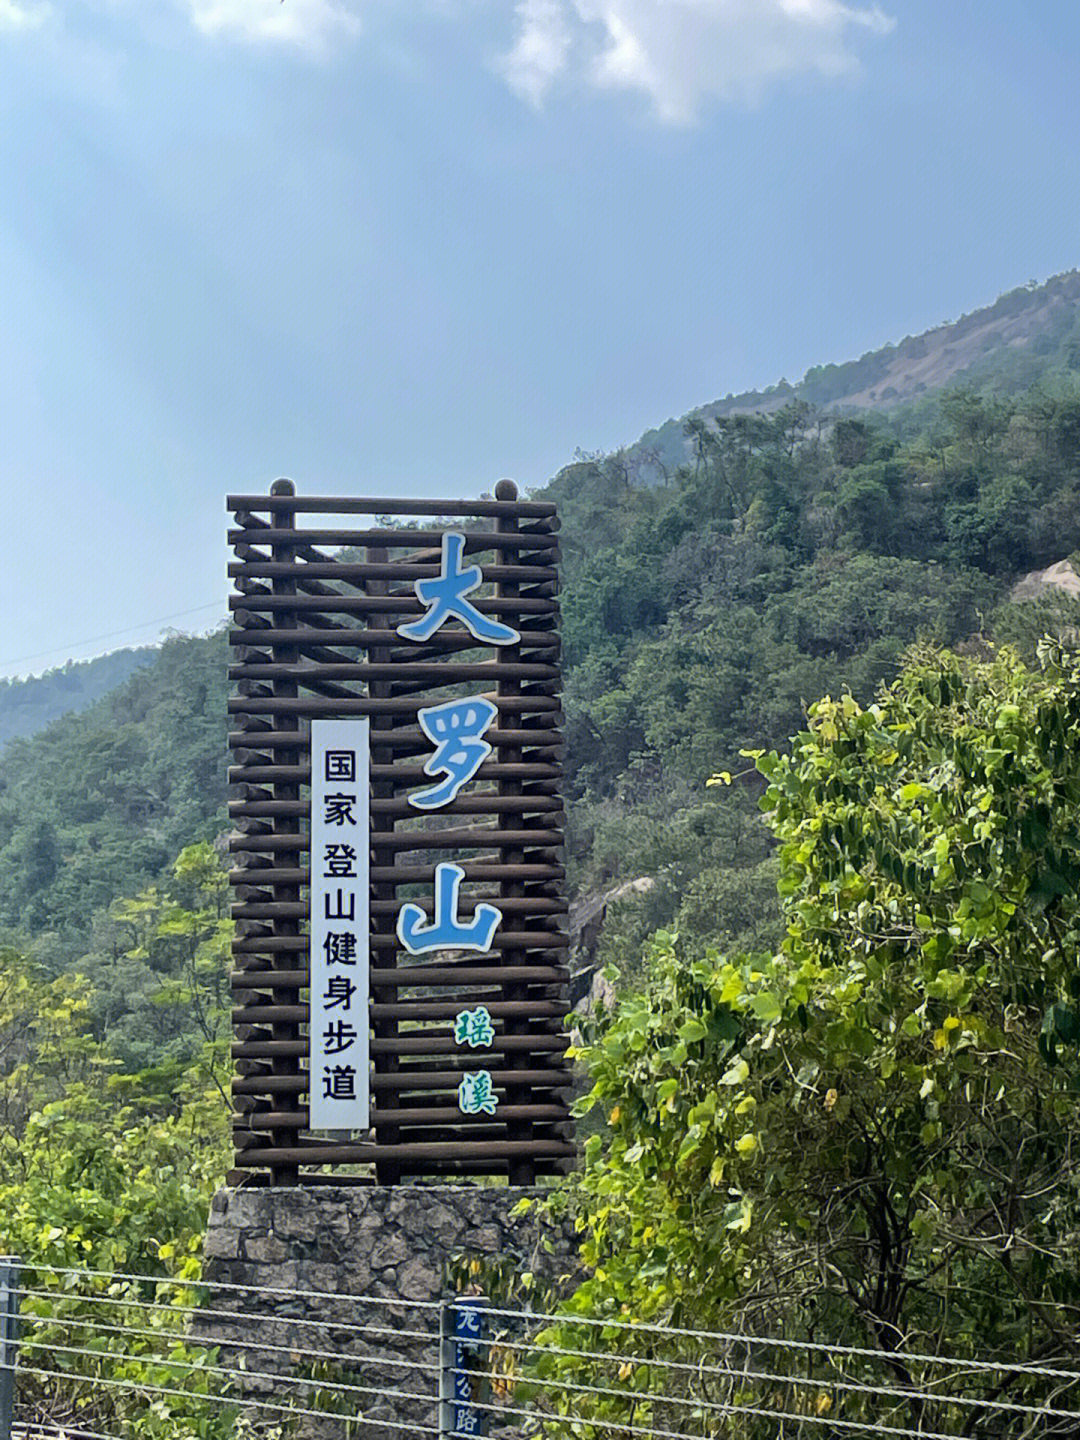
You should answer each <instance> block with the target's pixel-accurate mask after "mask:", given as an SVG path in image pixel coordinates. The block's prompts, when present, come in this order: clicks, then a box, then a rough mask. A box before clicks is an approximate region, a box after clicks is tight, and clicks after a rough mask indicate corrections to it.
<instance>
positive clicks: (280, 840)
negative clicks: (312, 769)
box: [228, 815, 563, 859]
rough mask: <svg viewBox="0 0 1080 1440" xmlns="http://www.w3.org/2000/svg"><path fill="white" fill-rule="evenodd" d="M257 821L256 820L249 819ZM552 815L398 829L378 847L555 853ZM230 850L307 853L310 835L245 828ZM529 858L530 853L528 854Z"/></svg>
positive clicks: (557, 835) (557, 836) (558, 839)
mask: <svg viewBox="0 0 1080 1440" xmlns="http://www.w3.org/2000/svg"><path fill="white" fill-rule="evenodd" d="M248 823H251V824H254V823H255V822H254V821H251V822H248ZM553 823H556V824H557V823H558V821H557V819H555V820H554V822H553V817H551V816H549V815H545V817H544V825H545V827H548V828H545V829H539V828H537V829H516V830H510V829H497V828H496V827H494V826H491V825H477V826H476V827H475V828H467V827H455V828H453V829H450V828H447V829H445V830H415V831H408V832H406V831H395V832H394V833H393V834H390V833H389V832H387V833H386V834H380V835H379V836H378V837H377V841H376V843H377V847H378V849H379V850H394V851H398V852H413V851H415V852H416V853H417V854H420V853H422V852H424V851H430V850H434V851H443V850H455V851H461V850H501V849H503V848H505V847H507V846H512V847H514V848H523V849H534V848H535V849H536V850H539V851H543V850H544V849H545V847H555V849H554V850H552V851H551V853H556V851H557V848H558V847H559V846H561V845H562V843H563V836H562V832H561V831H560V830H557V829H552V828H550V827H551V825H552V824H553ZM228 847H229V851H230V853H232V854H234V855H242V854H252V855H262V854H265V855H279V854H284V853H293V854H306V853H307V851H308V848H309V837H308V836H307V835H306V834H303V833H301V834H296V835H272V834H269V833H268V834H263V835H260V834H256V833H254V832H250V833H249V832H245V833H242V834H234V835H230V837H229V841H228ZM526 859H528V857H527V856H526Z"/></svg>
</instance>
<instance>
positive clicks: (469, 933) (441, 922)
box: [397, 861, 502, 955]
mask: <svg viewBox="0 0 1080 1440" xmlns="http://www.w3.org/2000/svg"><path fill="white" fill-rule="evenodd" d="M464 879H465V871H464V870H462V868H461V866H460V865H452V864H451V863H450V862H449V861H447V862H445V863H444V864H442V865H436V866H435V919H434V921H433V922H432V923H431V924H430V925H428V924H426V923H425V921H426V920H427V916H426V915H425V914H424V911H423V910H422V909H421V907H420V906H419V905H415V904H413V902H412V901H411V900H410V901H408V902H406V904H404V905H403V906H402V907H401V909H400V911H399V912H398V919H397V934H398V939H399V940H400V941H401V943H402V945H404V947H405V949H406V950H407V951H408V952H409V954H410V955H425V954H427V953H428V951H430V950H477V951H479V952H480V953H481V954H484V953H486V952H487V951H488V950H490V949H491V942H492V940H493V939H494V938H495V931H496V930H497V929H498V928H499V925H500V924H501V923H502V911H501V910H499V909H497V908H496V906H494V905H484V904H480V905H477V907H476V913H475V915H474V916H473V918H472V920H469V921H463V920H459V919H458V913H457V908H458V891H459V890H460V889H461V882H462V880H464Z"/></svg>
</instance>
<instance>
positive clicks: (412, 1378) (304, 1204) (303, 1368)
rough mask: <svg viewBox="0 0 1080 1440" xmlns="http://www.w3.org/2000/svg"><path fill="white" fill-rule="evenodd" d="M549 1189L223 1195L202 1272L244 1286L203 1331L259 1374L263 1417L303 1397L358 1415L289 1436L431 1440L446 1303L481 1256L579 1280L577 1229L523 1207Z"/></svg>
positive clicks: (249, 1380)
mask: <svg viewBox="0 0 1080 1440" xmlns="http://www.w3.org/2000/svg"><path fill="white" fill-rule="evenodd" d="M539 1193H540V1192H538V1191H534V1190H526V1189H515V1188H513V1187H507V1186H478V1185H441V1186H419V1185H416V1186H413V1185H400V1186H393V1187H379V1186H370V1187H369V1186H357V1187H351V1186H350V1187H344V1186H342V1187H337V1186H325V1187H324V1186H318V1187H314V1186H312V1187H310V1188H302V1189H288V1190H285V1189H282V1190H276V1189H238V1190H219V1191H218V1193H217V1194H216V1195H215V1196H214V1199H213V1204H212V1206H211V1211H210V1220H209V1226H208V1229H207V1234H206V1243H205V1251H204V1253H205V1264H204V1268H203V1273H204V1276H205V1278H206V1280H207V1281H209V1282H211V1284H217V1285H221V1286H229V1285H235V1286H238V1287H244V1288H243V1289H236V1290H229V1289H225V1288H222V1289H217V1290H213V1291H212V1292H211V1294H210V1295H209V1296H208V1299H207V1302H206V1303H207V1306H209V1307H212V1308H213V1310H214V1312H215V1314H214V1316H213V1317H212V1318H207V1319H202V1320H200V1321H199V1322H198V1327H197V1328H198V1333H199V1336H200V1337H201V1338H204V1339H213V1340H214V1341H216V1342H217V1343H218V1344H219V1345H220V1346H221V1351H220V1358H219V1360H218V1363H219V1364H220V1365H223V1366H225V1367H227V1368H229V1369H244V1370H246V1371H248V1372H260V1373H252V1374H250V1376H248V1377H245V1379H244V1380H243V1382H242V1389H243V1392H244V1394H245V1396H246V1397H247V1398H248V1399H249V1400H252V1401H262V1402H264V1403H265V1406H266V1408H265V1409H264V1410H263V1411H261V1412H257V1413H259V1414H260V1417H261V1422H262V1424H264V1425H271V1424H272V1423H273V1422H274V1421H275V1420H284V1419H285V1418H286V1417H285V1416H284V1415H283V1414H281V1413H280V1411H279V1410H278V1409H277V1408H276V1407H278V1406H282V1407H284V1406H287V1405H289V1404H290V1403H295V1404H296V1405H297V1406H298V1407H300V1408H308V1409H318V1410H322V1409H331V1408H334V1407H335V1406H337V1407H342V1408H341V1409H340V1410H335V1413H342V1414H344V1415H347V1416H349V1419H343V1420H342V1421H341V1422H340V1425H339V1424H338V1422H336V1421H327V1420H324V1419H315V1418H313V1417H308V1419H306V1420H305V1419H303V1417H301V1418H300V1420H299V1423H297V1422H295V1421H292V1422H290V1424H291V1425H295V1427H296V1428H295V1429H288V1430H287V1431H286V1433H287V1434H296V1435H310V1436H318V1437H319V1440H338V1437H341V1440H346V1437H350V1440H351V1437H353V1436H356V1437H359V1436H363V1440H401V1437H406V1436H408V1435H410V1434H424V1435H428V1436H431V1435H433V1434H434V1433H435V1420H436V1408H435V1397H437V1395H438V1355H439V1347H438V1337H439V1308H438V1307H439V1302H440V1301H441V1300H442V1299H444V1298H445V1297H446V1296H447V1295H449V1294H450V1293H451V1290H450V1288H449V1277H450V1275H451V1272H455V1273H456V1274H461V1273H462V1270H463V1269H464V1268H465V1267H464V1266H463V1265H462V1262H463V1261H466V1260H468V1259H469V1258H476V1259H478V1260H480V1261H482V1262H487V1267H494V1266H497V1268H498V1269H499V1270H500V1271H502V1272H503V1273H505V1271H506V1270H507V1269H508V1268H509V1269H512V1270H519V1269H520V1270H528V1271H531V1272H532V1273H533V1274H535V1275H537V1276H538V1277H541V1278H543V1279H545V1280H548V1281H551V1282H555V1283H558V1282H560V1281H564V1282H565V1283H566V1284H567V1286H569V1284H571V1283H572V1281H573V1279H574V1278H577V1277H578V1275H579V1266H578V1260H577V1250H576V1246H575V1244H574V1241H573V1236H572V1233H570V1232H569V1231H567V1230H562V1229H553V1228H552V1226H551V1222H546V1223H543V1224H542V1223H541V1222H539V1221H538V1220H537V1218H536V1215H535V1211H532V1210H530V1211H527V1212H526V1213H525V1214H524V1215H515V1214H514V1210H515V1208H516V1206H517V1204H518V1202H519V1201H520V1200H522V1199H524V1198H527V1197H535V1196H537V1195H538V1194H539ZM487 1267H485V1266H482V1267H481V1270H482V1271H483V1269H485V1268H487ZM248 1287H253V1288H250V1289H249V1288H248ZM253 1343H254V1346H255V1347H256V1348H252V1349H247V1348H246V1347H247V1346H251V1345H252V1344H253ZM257 1347H264V1348H261V1349H260V1348H257ZM302 1351H307V1352H312V1351H317V1352H324V1354H325V1356H326V1358H325V1359H313V1358H311V1357H310V1356H304V1357H302V1356H301V1355H300V1352H302ZM241 1352H243V1354H244V1359H243V1361H242V1362H241V1361H240V1355H241ZM313 1364H314V1365H317V1366H318V1377H317V1381H321V1382H322V1386H323V1392H322V1395H321V1397H320V1395H319V1385H318V1383H311V1378H310V1377H312V1376H313V1371H312V1368H311V1367H312V1365H313ZM300 1377H306V1378H305V1379H304V1380H303V1381H301V1379H300ZM335 1384H336V1385H337V1386H339V1387H341V1388H335ZM349 1386H352V1387H355V1388H354V1389H348V1388H346V1387H349ZM330 1396H334V1397H335V1399H334V1401H333V1402H331V1403H330V1404H328V1403H327V1400H328V1397H330ZM358 1420H359V1421H360V1422H361V1423H360V1424H359V1425H357V1421H358ZM350 1421H351V1427H352V1428H349V1425H350ZM500 1433H503V1432H500Z"/></svg>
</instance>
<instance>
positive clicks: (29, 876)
mask: <svg viewBox="0 0 1080 1440" xmlns="http://www.w3.org/2000/svg"><path fill="white" fill-rule="evenodd" d="M225 655H226V646H225V636H224V634H223V633H222V634H217V635H212V636H209V637H208V638H206V639H183V638H176V639H171V640H168V641H166V643H165V644H164V645H163V646H162V647H161V650H160V651H159V652H158V653H157V656H156V658H155V660H154V662H153V664H152V665H150V666H149V667H148V668H147V669H145V670H140V671H138V672H136V673H135V674H134V675H132V676H131V677H130V678H129V679H128V680H127V681H125V683H124V684H123V685H121V686H120V687H119V688H118V689H116V690H114V691H112V692H111V693H110V694H109V695H107V696H105V697H104V698H103V699H102V700H100V701H98V703H97V704H96V705H94V706H92V707H91V708H90V709H89V710H87V711H84V712H83V713H82V714H70V715H65V716H63V717H62V718H60V719H59V720H56V721H54V722H53V723H52V724H51V725H49V726H48V727H47V728H46V729H45V730H43V731H42V732H41V733H40V734H37V735H35V736H33V737H32V738H31V739H27V740H13V741H12V742H11V744H10V745H9V746H8V747H7V749H6V750H5V752H4V754H3V756H2V757H0V924H3V925H6V926H8V927H11V928H12V929H14V930H15V931H17V932H24V933H26V934H30V935H37V934H41V933H42V932H46V931H48V932H59V934H60V935H61V936H67V937H70V938H74V937H80V936H85V935H86V934H87V933H88V931H89V927H90V924H91V921H92V919H93V916H94V912H95V911H97V910H99V909H101V908H103V907H107V906H108V905H109V903H110V902H111V901H112V900H113V899H115V898H116V897H117V896H118V895H122V894H125V893H130V892H131V891H132V890H134V889H137V888H138V887H139V886H140V885H142V884H144V883H145V882H146V881H147V880H149V879H151V878H153V877H154V876H156V875H158V874H159V873H161V872H162V871H163V870H164V869H165V867H167V866H169V865H171V864H172V862H173V860H175V858H176V856H177V854H178V853H179V851H180V850H181V849H182V848H183V846H184V845H186V844H188V843H190V842H195V841H199V840H204V839H211V838H213V836H215V835H216V834H219V833H220V832H221V830H222V829H223V828H224V818H225V697H226V679H225V668H226V658H225ZM63 953H64V954H70V947H68V946H65V947H64V949H63Z"/></svg>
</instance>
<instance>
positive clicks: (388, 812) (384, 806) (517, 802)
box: [229, 794, 563, 845]
mask: <svg viewBox="0 0 1080 1440" xmlns="http://www.w3.org/2000/svg"><path fill="white" fill-rule="evenodd" d="M369 804H370V807H371V813H372V815H385V816H387V817H388V818H393V819H396V820H415V819H416V818H417V811H416V808H415V807H414V806H412V805H410V804H409V802H408V800H405V799H401V800H397V799H395V800H378V799H374V800H371V801H370V802H369ZM562 808H563V802H562V797H561V796H560V795H551V794H548V795H545V794H540V795H494V794H491V795H488V794H480V795H459V796H458V797H457V799H456V800H455V801H454V802H453V808H452V809H451V808H449V807H448V808H447V809H446V810H445V811H441V812H440V813H441V814H445V815H450V816H456V815H545V816H547V815H552V814H555V815H559V814H562ZM310 810H311V806H310V803H309V802H308V801H306V800H230V801H229V814H230V815H231V816H232V817H233V818H236V819H239V818H243V817H244V816H246V817H248V818H249V819H273V818H281V817H285V818H287V817H290V816H293V817H295V818H297V819H306V818H307V816H308V814H309V813H310ZM545 823H546V822H545ZM413 833H414V834H415V836H416V838H417V841H418V843H419V844H421V845H423V844H430V843H431V841H430V837H431V836H433V835H440V832H439V831H438V830H417V831H414V832H413ZM347 834H348V830H347V828H345V827H343V828H342V836H343V838H344V837H345V836H347ZM421 837H422V838H421ZM440 838H441V837H440ZM374 843H377V844H379V845H381V844H382V843H383V842H382V837H381V836H379V837H378V838H377V840H376V841H375V842H374ZM443 843H444V844H445V842H443Z"/></svg>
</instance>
